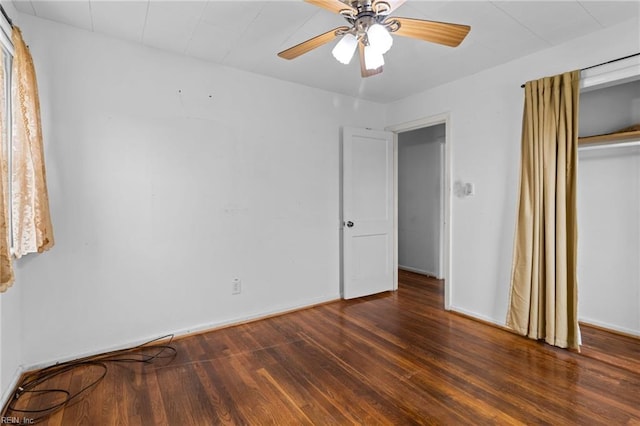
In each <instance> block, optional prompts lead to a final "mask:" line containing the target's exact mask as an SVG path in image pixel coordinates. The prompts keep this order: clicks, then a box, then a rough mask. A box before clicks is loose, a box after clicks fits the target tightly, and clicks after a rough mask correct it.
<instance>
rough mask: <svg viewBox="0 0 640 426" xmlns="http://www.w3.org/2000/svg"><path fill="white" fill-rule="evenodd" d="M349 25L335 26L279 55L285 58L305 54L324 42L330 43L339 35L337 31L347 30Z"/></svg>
mask: <svg viewBox="0 0 640 426" xmlns="http://www.w3.org/2000/svg"><path fill="white" fill-rule="evenodd" d="M347 30H349V27H338V28H334V29H332V30H331V31H327V32H326V33H324V34H320V35H319V36H315V37H314V38H310V39H309V40H307V41H303V42H302V43H300V44H296V45H295V46H293V47H290V48H288V49H287V50H283V51H282V52H280V53H278V56H280V57H281V58H284V59H294V58H297V57H298V56H300V55H303V54H305V53H307V52H309V51H310V50H313V49H315V48H316V47H320V46H322V45H323V44H327V43H329V42H330V41H331V40H333V39H334V38H336V37H337V35H336V33H337V32H338V31H347Z"/></svg>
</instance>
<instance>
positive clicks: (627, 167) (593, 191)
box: [578, 146, 640, 336]
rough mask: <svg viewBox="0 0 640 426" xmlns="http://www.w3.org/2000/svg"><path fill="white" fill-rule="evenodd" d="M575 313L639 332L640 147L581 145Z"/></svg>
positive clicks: (591, 319) (592, 321)
mask: <svg viewBox="0 0 640 426" xmlns="http://www.w3.org/2000/svg"><path fill="white" fill-rule="evenodd" d="M578 230H579V234H578V288H579V298H578V302H579V306H578V313H579V315H580V319H581V320H582V321H585V322H588V323H591V324H596V325H600V326H604V327H607V328H611V329H614V330H619V331H623V332H627V333H631V334H636V335H638V336H640V147H638V146H635V147H618V148H615V147H610V148H607V149H600V150H589V151H581V152H580V153H579V167H578Z"/></svg>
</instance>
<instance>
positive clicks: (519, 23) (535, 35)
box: [489, 1, 553, 46]
mask: <svg viewBox="0 0 640 426" xmlns="http://www.w3.org/2000/svg"><path fill="white" fill-rule="evenodd" d="M489 4H491V6H493V7H495V8H496V9H498V10H499V11H501V12H502V13H504V14H505V15H507V16H508V17H509V18H511V19H512V20H513V21H515V22H517V23H518V25H520V26H521V27H522V28H524V29H525V30H527V31H529V33H531V35H533V36H534V37H536V38H538V39H540V40H542V41H543V42H545V43H546V44H547V45H548V46H553V43H551V42H550V41H549V40H547V39H545V38H544V37H540V35H538V34H537V33H536V32H535V31H533V30H532V29H531V28H529V27H528V26H526V25H525V24H523V23H522V22H520V21H519V20H518V18H516V17H515V16H513V15H511V14H510V13H509V12H507V11H506V10H504V9H503V8H501V7H500V6H498V5H497V4H496V2H494V1H489Z"/></svg>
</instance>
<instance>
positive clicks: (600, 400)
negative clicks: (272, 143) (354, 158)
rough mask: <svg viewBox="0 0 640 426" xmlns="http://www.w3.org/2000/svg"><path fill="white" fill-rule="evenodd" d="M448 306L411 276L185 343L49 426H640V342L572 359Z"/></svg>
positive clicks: (67, 380)
mask: <svg viewBox="0 0 640 426" xmlns="http://www.w3.org/2000/svg"><path fill="white" fill-rule="evenodd" d="M442 294H443V290H442V283H441V282H439V281H437V280H434V279H429V278H425V277H423V276H420V275H416V274H412V273H409V272H403V271H401V272H400V290H399V291H398V292H395V293H385V294H381V295H377V296H371V297H366V298H363V299H358V300H352V301H339V302H335V303H329V304H325V305H322V306H317V307H314V308H310V309H306V310H302V311H299V312H295V313H290V314H286V315H282V316H278V317H274V318H269V319H265V320H261V321H256V322H252V323H248V324H244V325H239V326H235V327H229V328H225V329H222V330H218V331H212V332H208V333H204V334H200V335H195V336H190V337H186V338H183V339H180V340H177V341H175V342H174V343H173V345H174V346H175V347H176V349H177V351H178V354H177V357H176V358H175V359H174V360H173V361H172V362H171V363H169V364H166V365H147V366H143V365H140V364H133V365H125V366H122V365H115V366H110V369H109V372H108V374H107V376H106V377H105V379H104V380H103V381H102V382H101V383H100V384H99V385H98V386H97V387H95V388H94V389H93V390H92V391H91V392H90V393H88V394H86V395H85V396H84V397H83V398H82V399H80V400H79V401H78V402H77V403H75V404H73V405H71V406H69V407H66V408H65V409H63V410H61V411H59V412H57V413H55V414H54V415H53V416H51V417H50V418H49V419H48V420H47V421H46V422H45V423H44V424H49V425H76V424H86V425H138V424H141V425H209V424H221V423H224V424H250V425H263V424H275V425H287V424H294V425H298V424H319V425H325V424H366V425H375V424H395V425H404V424H445V425H452V424H454V425H457V424H474V425H484V424H553V425H572V424H575V425H599V424H600V425H632V424H634V425H640V340H637V339H633V338H628V337H624V336H619V335H615V334H611V333H606V332H603V331H601V330H597V329H593V328H589V327H583V340H584V349H583V352H582V353H581V354H577V353H572V352H568V351H565V350H560V349H556V348H553V347H551V346H548V345H545V344H542V343H538V342H534V341H530V340H528V339H526V338H523V337H520V336H517V335H514V334H511V333H509V332H507V331H504V330H501V329H499V328H496V327H492V326H489V325H486V324H483V323H480V322H477V321H473V320H470V319H468V318H465V317H462V316H459V315H455V314H452V313H449V312H445V311H443V309H442V297H443V296H442ZM96 374H98V373H97V372H95V371H91V368H89V367H88V368H87V371H84V372H82V371H77V372H75V373H73V374H68V375H66V376H65V375H62V376H59V377H58V378H57V379H56V381H57V383H51V385H53V386H55V387H63V386H67V387H69V388H70V389H71V390H72V391H73V389H77V388H79V387H80V386H82V384H83V383H85V384H86V383H88V382H89V381H90V380H91V376H92V375H94V376H95V375H96ZM36 399H37V398H35V397H34V398H32V400H31V401H29V400H28V397H25V400H24V401H22V402H21V406H22V407H25V406H32V407H35V406H36V405H37V403H38V401H37V400H36ZM7 414H8V415H20V416H22V414H15V413H13V414H12V413H7ZM27 417H28V416H27Z"/></svg>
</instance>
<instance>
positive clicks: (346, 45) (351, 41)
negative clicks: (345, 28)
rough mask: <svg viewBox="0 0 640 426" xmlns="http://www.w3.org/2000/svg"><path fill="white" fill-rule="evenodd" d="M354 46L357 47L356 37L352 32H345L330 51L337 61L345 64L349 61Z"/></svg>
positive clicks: (354, 48)
mask: <svg viewBox="0 0 640 426" xmlns="http://www.w3.org/2000/svg"><path fill="white" fill-rule="evenodd" d="M356 47H358V39H356V37H355V36H354V35H353V34H345V35H344V36H343V37H342V39H341V40H340V41H339V42H338V44H336V47H334V48H333V50H332V51H331V53H332V54H333V57H334V58H336V59H337V60H338V62H340V63H342V64H345V65H346V64H348V63H349V62H351V58H352V57H353V53H354V52H355V51H356Z"/></svg>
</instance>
